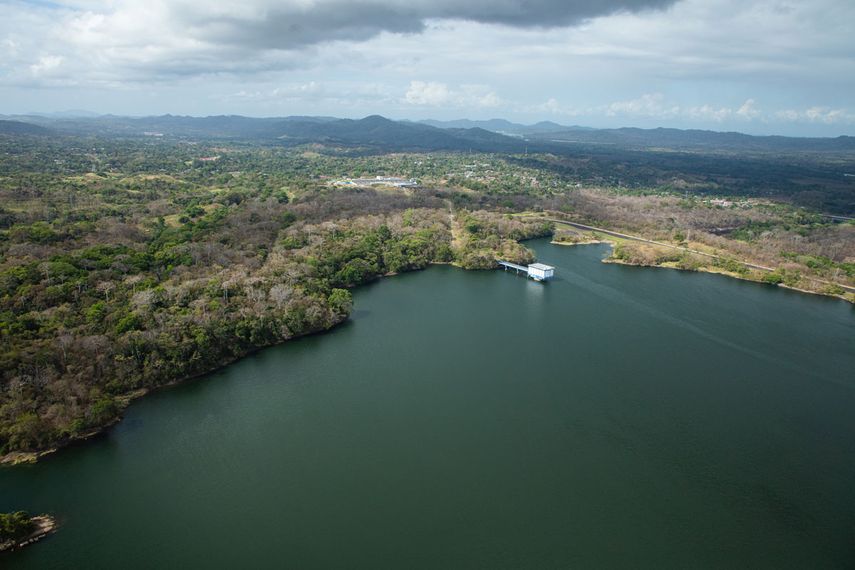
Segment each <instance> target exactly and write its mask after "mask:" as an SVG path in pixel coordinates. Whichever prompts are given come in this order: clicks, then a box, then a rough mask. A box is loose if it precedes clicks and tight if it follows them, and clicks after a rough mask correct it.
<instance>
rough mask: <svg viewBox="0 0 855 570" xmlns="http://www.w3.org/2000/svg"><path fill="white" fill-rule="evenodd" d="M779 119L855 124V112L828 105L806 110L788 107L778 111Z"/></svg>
mask: <svg viewBox="0 0 855 570" xmlns="http://www.w3.org/2000/svg"><path fill="white" fill-rule="evenodd" d="M776 116H777V117H778V118H779V119H783V120H786V121H790V122H803V123H822V124H826V125H846V124H849V125H851V124H855V113H851V112H849V111H847V110H846V109H830V108H828V107H820V106H815V107H809V108H807V109H804V110H801V111H799V110H796V109H786V110H784V111H779V112H778V113H776Z"/></svg>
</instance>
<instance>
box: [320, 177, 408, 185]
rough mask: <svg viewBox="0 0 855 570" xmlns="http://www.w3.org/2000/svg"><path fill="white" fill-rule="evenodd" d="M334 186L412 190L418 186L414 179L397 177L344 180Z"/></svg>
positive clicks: (338, 181)
mask: <svg viewBox="0 0 855 570" xmlns="http://www.w3.org/2000/svg"><path fill="white" fill-rule="evenodd" d="M334 184H335V185H336V186H392V187H394V188H414V187H416V186H418V185H419V182H418V180H416V179H415V178H409V179H407V178H399V177H397V176H375V177H374V178H345V179H344V180H337V181H336V182H334Z"/></svg>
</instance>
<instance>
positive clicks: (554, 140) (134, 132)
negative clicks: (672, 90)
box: [0, 115, 855, 154]
mask: <svg viewBox="0 0 855 570" xmlns="http://www.w3.org/2000/svg"><path fill="white" fill-rule="evenodd" d="M2 118H3V119H4V120H3V121H2V122H3V123H6V124H5V125H3V126H0V133H16V134H23V133H28V134H48V133H51V132H53V133H66V134H69V133H70V134H85V135H99V136H128V137H142V136H146V135H149V136H150V135H163V136H166V137H178V138H192V139H205V138H210V139H235V140H245V141H249V142H274V141H278V142H279V143H280V144H299V143H309V142H323V143H329V144H338V145H344V146H348V145H349V146H360V147H372V148H375V149H380V150H423V151H430V150H473V151H482V152H511V153H513V152H521V151H523V149H525V148H528V150H529V151H530V152H554V153H559V154H563V153H566V152H577V151H579V150H581V149H587V150H588V151H592V152H593V151H595V150H596V149H601V150H606V149H619V150H654V149H665V150H680V151H690V152H725V153H733V152H756V153H780V152H844V153H849V152H853V151H855V137H847V136H841V137H837V138H798V137H782V136H753V135H746V134H743V133H736V132H717V131H704V130H681V129H670V128H658V129H639V128H620V129H593V128H589V127H578V126H565V125H559V124H557V123H553V122H550V121H542V122H540V123H536V124H533V125H523V124H519V123H512V122H510V121H506V120H504V119H490V120H487V121H474V120H469V119H461V120H457V121H434V120H427V121H419V122H413V121H393V120H390V119H387V118H385V117H381V116H379V115H372V116H370V117H365V118H364V119H337V118H335V117H308V116H291V117H264V118H256V117H244V116H241V115H216V116H210V117H190V116H181V115H161V116H154V117H117V116H113V115H101V116H98V117H75V118H58V117H46V116H30V115H27V116H5V117H2Z"/></svg>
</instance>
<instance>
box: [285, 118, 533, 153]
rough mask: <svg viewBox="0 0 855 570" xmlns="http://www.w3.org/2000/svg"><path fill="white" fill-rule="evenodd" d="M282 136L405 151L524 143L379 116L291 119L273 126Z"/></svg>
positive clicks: (504, 146) (490, 148)
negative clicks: (329, 119) (357, 118)
mask: <svg viewBox="0 0 855 570" xmlns="http://www.w3.org/2000/svg"><path fill="white" fill-rule="evenodd" d="M274 132H280V133H281V134H280V135H279V137H280V139H284V140H290V141H294V142H326V143H334V144H345V145H360V146H363V145H367V146H372V147H379V148H390V149H402V150H469V149H472V150H478V151H486V152H491V151H499V150H507V151H509V152H513V151H517V150H519V149H520V145H521V142H520V141H518V140H516V139H513V138H511V137H506V136H503V135H500V134H497V133H494V132H491V131H487V130H485V129H480V128H457V129H439V128H436V127H432V126H430V125H424V124H419V123H410V122H403V121H392V120H390V119H387V118H385V117H381V116H379V115H372V116H370V117H365V118H364V119H359V120H353V119H339V120H335V121H324V122H317V121H305V120H297V119H290V120H285V121H282V122H280V123H279V124H277V125H276V126H275V127H274Z"/></svg>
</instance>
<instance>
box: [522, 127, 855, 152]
mask: <svg viewBox="0 0 855 570" xmlns="http://www.w3.org/2000/svg"><path fill="white" fill-rule="evenodd" d="M530 138H531V139H532V140H536V141H539V142H543V143H556V142H557V143H575V144H584V145H610V146H616V147H619V148H633V149H651V148H667V149H676V150H705V151H715V150H719V151H757V152H787V151H817V152H824V151H844V152H846V151H853V150H855V137H847V136H841V137H837V138H801V137H782V136H754V135H746V134H744V133H736V132H718V131H704V130H694V129H693V130H682V129H666V128H658V129H638V128H629V127H626V128H621V129H572V130H564V131H554V132H550V133H538V134H532V135H531V137H530Z"/></svg>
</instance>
